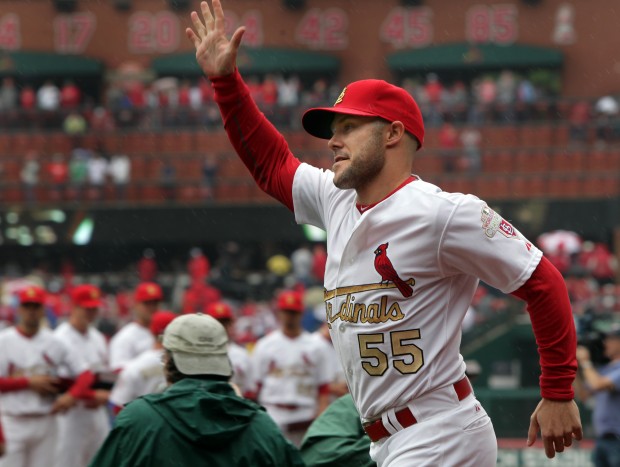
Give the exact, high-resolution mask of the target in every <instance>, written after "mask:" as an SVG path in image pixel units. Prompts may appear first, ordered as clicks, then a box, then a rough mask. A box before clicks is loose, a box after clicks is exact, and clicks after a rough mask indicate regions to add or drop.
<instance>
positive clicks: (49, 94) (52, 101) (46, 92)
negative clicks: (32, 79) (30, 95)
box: [37, 80, 60, 111]
mask: <svg viewBox="0 0 620 467" xmlns="http://www.w3.org/2000/svg"><path fill="white" fill-rule="evenodd" d="M37 106H38V107H39V109H41V110H47V111H56V110H58V108H59V107H60V90H59V89H58V87H57V86H56V85H55V84H54V82H53V81H51V80H47V81H46V82H45V83H44V84H43V86H41V87H40V88H39V90H38V91H37Z"/></svg>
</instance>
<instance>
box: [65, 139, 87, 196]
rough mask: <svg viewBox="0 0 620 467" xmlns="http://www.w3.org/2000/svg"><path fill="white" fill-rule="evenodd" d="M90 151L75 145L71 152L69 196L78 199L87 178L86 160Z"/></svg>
mask: <svg viewBox="0 0 620 467" xmlns="http://www.w3.org/2000/svg"><path fill="white" fill-rule="evenodd" d="M90 155H91V154H90V151H89V150H87V149H83V148H80V147H76V148H75V149H74V150H73V151H72V152H71V161H70V162H69V181H70V183H71V197H72V198H73V199H80V198H81V197H82V191H83V189H84V185H86V182H87V180H88V161H89V159H90Z"/></svg>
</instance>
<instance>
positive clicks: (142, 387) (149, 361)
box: [110, 311, 177, 414]
mask: <svg viewBox="0 0 620 467" xmlns="http://www.w3.org/2000/svg"><path fill="white" fill-rule="evenodd" d="M176 317H177V315H176V314H175V313H172V312H170V311H156V312H155V313H153V317H152V319H151V325H150V330H151V333H152V334H153V337H154V338H155V343H154V344H153V347H152V348H150V349H148V350H145V351H144V352H142V353H141V354H140V355H138V356H137V357H136V358H134V359H133V360H131V361H130V362H128V363H127V364H126V365H125V366H124V367H123V369H122V370H121V372H120V373H119V375H118V380H117V381H116V384H114V387H113V388H112V394H110V402H111V403H112V407H113V410H114V413H115V414H118V412H120V411H121V409H122V408H123V407H124V406H125V405H126V404H128V403H129V402H131V401H132V400H134V399H136V398H138V397H140V396H143V395H145V394H155V393H159V392H162V391H163V390H164V389H165V388H166V378H165V376H164V368H163V367H162V364H161V357H162V354H163V347H162V345H161V341H160V339H159V338H160V336H162V335H163V334H164V331H165V330H166V326H168V324H169V323H170V322H171V321H172V320H173V319H174V318H176Z"/></svg>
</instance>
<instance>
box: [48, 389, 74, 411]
mask: <svg viewBox="0 0 620 467" xmlns="http://www.w3.org/2000/svg"><path fill="white" fill-rule="evenodd" d="M75 402H76V401H75V397H73V396H72V395H71V394H69V393H68V392H65V393H64V394H63V395H62V396H60V397H59V398H58V399H56V401H55V402H54V405H53V406H52V413H53V414H54V413H65V412H66V411H67V410H69V409H70V408H71V407H73V406H74V405H75Z"/></svg>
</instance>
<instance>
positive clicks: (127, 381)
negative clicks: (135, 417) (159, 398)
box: [110, 349, 166, 407]
mask: <svg viewBox="0 0 620 467" xmlns="http://www.w3.org/2000/svg"><path fill="white" fill-rule="evenodd" d="M163 352H164V351H163V349H149V350H146V351H144V352H142V353H141V354H140V355H138V356H137V357H136V358H134V359H133V360H131V361H130V362H129V363H127V364H126V365H125V367H124V368H123V369H122V370H121V372H120V374H119V375H118V380H117V381H116V383H115V384H114V387H113V388H112V393H111V394H110V402H112V403H113V404H114V405H116V406H118V407H123V406H124V405H126V404H128V403H129V402H131V401H132V400H134V399H136V398H137V397H140V396H143V395H145V394H153V393H159V392H162V391H163V390H164V389H166V377H165V376H164V367H163V365H162V361H161V358H162V355H163Z"/></svg>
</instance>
